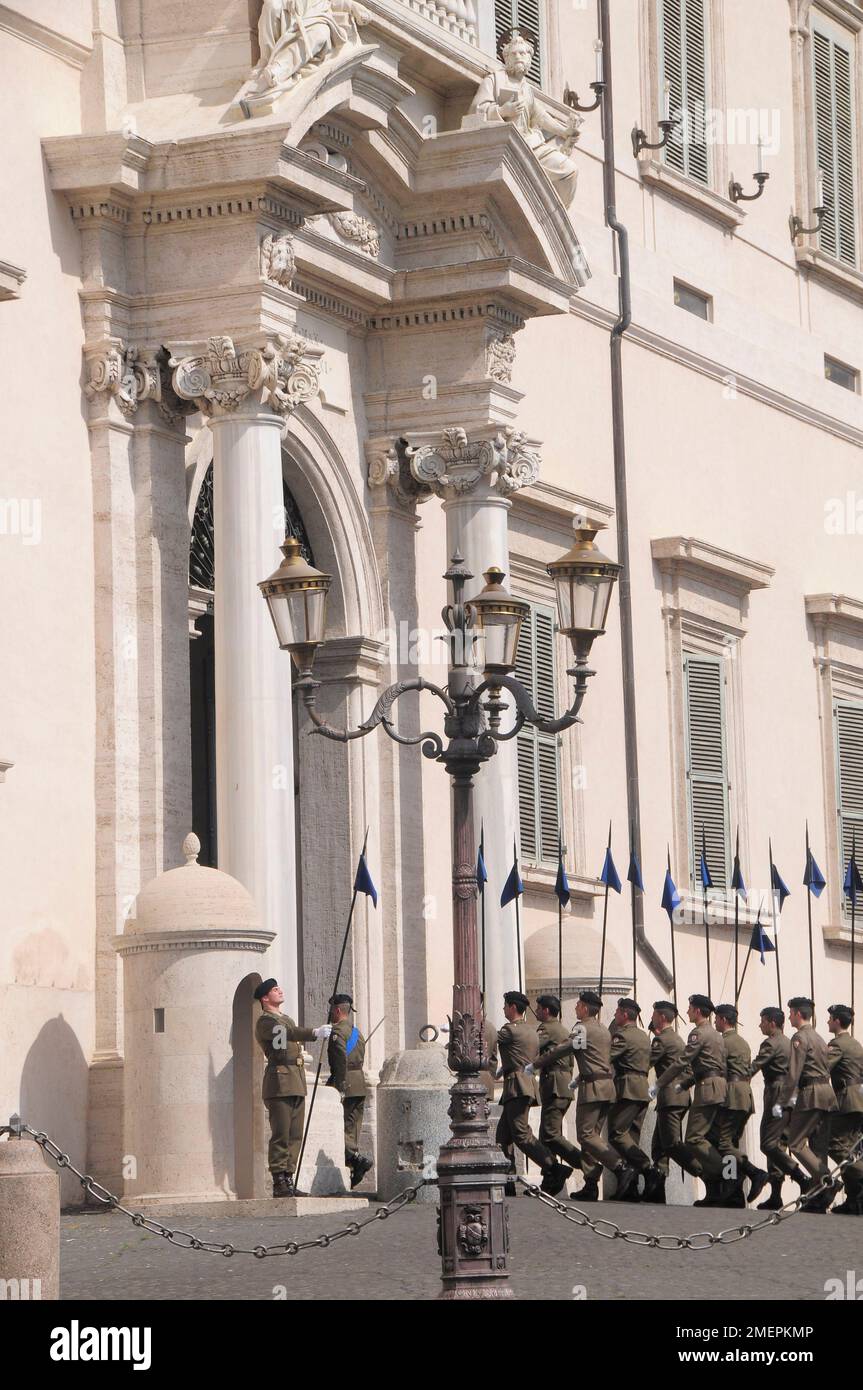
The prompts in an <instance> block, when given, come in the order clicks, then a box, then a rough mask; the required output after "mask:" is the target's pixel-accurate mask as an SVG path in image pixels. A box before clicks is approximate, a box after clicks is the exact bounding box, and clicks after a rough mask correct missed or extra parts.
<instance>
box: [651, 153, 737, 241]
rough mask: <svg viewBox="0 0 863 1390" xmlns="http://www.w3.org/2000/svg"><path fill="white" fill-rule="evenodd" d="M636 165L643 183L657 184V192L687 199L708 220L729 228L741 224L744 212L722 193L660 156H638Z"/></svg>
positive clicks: (690, 205)
mask: <svg viewBox="0 0 863 1390" xmlns="http://www.w3.org/2000/svg"><path fill="white" fill-rule="evenodd" d="M638 167H639V171H640V173H641V181H642V183H645V184H647V186H648V187H649V188H656V189H658V190H659V191H660V193H666V194H667V195H668V196H669V198H676V199H677V200H678V202H681V203H686V204H687V206H689V207H691V208H693V209H694V210H695V211H696V212H700V213H701V214H702V216H704V217H709V218H710V219H711V221H713V222H718V223H719V224H720V226H722V227H725V228H726V229H728V230H730V231H734V230H735V229H736V228H737V227H740V226H742V224H743V221H744V218H745V217H746V214H745V212H743V211H742V210H741V208H739V207H738V206H737V204H736V203H732V201H731V199H730V198H726V197H725V196H724V195H723V194H721V193H716V192H714V190H713V189H712V188H706V187H705V185H704V184H701V183H696V182H695V181H694V180H693V179H688V178H687V177H686V176H685V175H684V174H679V173H678V172H677V170H676V169H670V168H669V167H668V165H667V164H664V163H663V162H662V161H661V160H659V159H652V158H651V159H639V161H638Z"/></svg>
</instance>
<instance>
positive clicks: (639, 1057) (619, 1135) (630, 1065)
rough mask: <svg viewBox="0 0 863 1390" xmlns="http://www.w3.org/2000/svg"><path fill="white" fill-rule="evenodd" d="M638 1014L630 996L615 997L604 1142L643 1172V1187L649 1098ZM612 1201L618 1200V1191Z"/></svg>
mask: <svg viewBox="0 0 863 1390" xmlns="http://www.w3.org/2000/svg"><path fill="white" fill-rule="evenodd" d="M640 1013H641V1010H640V1009H639V1007H638V1005H637V1004H636V1002H635V1000H634V999H618V1001H617V1011H616V1013H615V1015H614V1022H613V1024H612V1026H611V1066H612V1069H613V1071H614V1086H615V1092H616V1098H615V1101H614V1103H613V1105H612V1107H611V1109H610V1110H609V1112H608V1142H609V1144H610V1145H611V1147H612V1148H613V1149H616V1150H617V1152H618V1153H619V1154H622V1155H623V1157H624V1158H625V1159H626V1162H627V1163H628V1164H629V1166H630V1168H634V1169H635V1171H636V1173H643V1174H644V1180H645V1187H646V1186H647V1174H648V1173H649V1171H650V1168H651V1162H650V1159H649V1158H648V1156H647V1154H646V1153H645V1152H644V1150H643V1149H642V1148H640V1147H639V1143H638V1141H639V1139H640V1138H641V1127H642V1125H643V1124H644V1116H645V1115H646V1113H647V1103H648V1101H649V1099H650V1094H649V1090H648V1085H647V1073H648V1071H649V1069H650V1038H649V1037H648V1035H647V1033H645V1031H644V1029H643V1028H639V1026H638V1024H637V1023H636V1019H637V1018H638V1016H639V1014H640ZM636 1194H637V1189H636V1187H633V1188H632V1190H631V1192H630V1194H629V1197H630V1200H631V1201H634V1200H636ZM614 1200H615V1201H617V1200H620V1198H619V1194H618V1193H615V1196H614Z"/></svg>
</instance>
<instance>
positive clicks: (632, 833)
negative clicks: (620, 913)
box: [629, 821, 638, 999]
mask: <svg viewBox="0 0 863 1390" xmlns="http://www.w3.org/2000/svg"><path fill="white" fill-rule="evenodd" d="M634 854H635V822H634V821H630V822H629V863H630V872H631V871H632V858H633V855H634ZM629 905H630V909H631V912H632V997H633V999H638V947H637V938H636V934H635V884H634V883H633V881H632V879H630V880H629Z"/></svg>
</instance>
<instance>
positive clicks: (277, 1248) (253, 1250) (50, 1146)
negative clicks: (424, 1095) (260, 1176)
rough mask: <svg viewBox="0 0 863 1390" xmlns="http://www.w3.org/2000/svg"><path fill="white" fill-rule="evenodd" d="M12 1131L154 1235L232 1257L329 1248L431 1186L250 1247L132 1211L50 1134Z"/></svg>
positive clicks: (17, 1126)
mask: <svg viewBox="0 0 863 1390" xmlns="http://www.w3.org/2000/svg"><path fill="white" fill-rule="evenodd" d="M4 1134H11V1135H12V1136H13V1137H14V1138H16V1139H19V1138H20V1137H21V1135H22V1134H29V1135H30V1137H31V1138H32V1139H34V1140H35V1141H36V1143H37V1144H38V1145H39V1147H40V1148H41V1149H42V1152H43V1153H45V1154H47V1156H48V1157H49V1158H50V1159H53V1161H54V1162H55V1163H56V1164H57V1167H58V1168H67V1169H68V1170H69V1172H70V1173H74V1175H75V1177H76V1178H77V1179H78V1181H79V1182H80V1184H81V1186H82V1187H83V1189H84V1191H85V1192H86V1193H88V1195H89V1196H90V1197H94V1198H95V1199H96V1201H97V1202H101V1204H102V1206H104V1207H106V1208H107V1209H108V1211H119V1212H121V1213H122V1214H123V1216H128V1217H129V1220H130V1221H131V1222H132V1225H133V1226H137V1227H138V1228H139V1229H140V1230H144V1231H150V1232H151V1233H152V1234H153V1235H157V1236H163V1237H164V1238H165V1240H167V1241H168V1242H169V1244H171V1245H176V1246H177V1247H178V1248H179V1249H180V1250H203V1251H205V1252H206V1253H207V1254H208V1255H224V1256H226V1257H227V1258H230V1256H232V1255H254V1256H255V1258H256V1259H259V1260H264V1259H267V1258H268V1257H270V1256H272V1255H297V1254H299V1252H300V1251H301V1250H313V1249H315V1248H316V1247H317V1248H318V1249H319V1250H326V1249H327V1247H328V1246H330V1245H332V1244H333V1242H334V1241H336V1240H341V1239H342V1238H343V1237H344V1236H358V1235H359V1234H360V1231H362V1230H363V1229H364V1227H366V1226H371V1225H372V1223H373V1222H375V1221H385V1220H386V1219H387V1217H389V1216H394V1215H395V1213H396V1212H397V1211H401V1210H402V1209H403V1208H404V1207H407V1206H409V1205H410V1203H411V1202H414V1201H416V1196H417V1193H418V1192H419V1191H420V1189H421V1188H423V1187H425V1186H427V1184H428V1181H429V1180H428V1179H427V1178H424V1179H423V1181H422V1182H418V1183H417V1184H416V1186H415V1187H409V1188H406V1189H405V1191H404V1192H400V1193H399V1194H398V1196H397V1197H393V1199H392V1201H390V1202H387V1203H386V1205H385V1206H383V1207H381V1208H380V1210H379V1211H375V1212H372V1214H371V1216H366V1217H364V1218H363V1219H362V1221H351V1222H349V1224H348V1225H347V1226H341V1227H339V1229H338V1230H337V1231H330V1232H329V1233H328V1234H326V1235H321V1236H315V1237H314V1238H313V1239H311V1240H288V1241H284V1242H283V1243H282V1244H280V1245H253V1246H251V1247H246V1246H242V1245H230V1244H228V1243H224V1244H222V1243H220V1242H219V1241H209V1240H199V1239H198V1237H197V1236H193V1235H192V1233H191V1232H190V1231H179V1230H178V1231H175V1230H172V1229H171V1227H170V1226H164V1225H163V1224H162V1222H161V1221H154V1220H152V1218H151V1217H149V1216H145V1215H144V1213H143V1212H140V1211H130V1210H129V1208H128V1207H124V1206H123V1204H122V1202H121V1201H120V1198H119V1197H115V1196H114V1194H113V1193H111V1192H109V1191H108V1189H107V1188H106V1187H103V1186H102V1184H101V1183H99V1182H96V1180H95V1178H92V1177H90V1175H89V1174H88V1173H82V1172H81V1171H80V1169H78V1168H76V1167H75V1165H74V1163H73V1162H72V1160H71V1158H70V1157H69V1155H68V1154H67V1153H63V1151H62V1149H59V1148H58V1147H57V1145H56V1144H55V1143H54V1142H53V1140H51V1139H50V1138H49V1137H48V1135H47V1134H41V1133H39V1132H38V1131H37V1130H35V1129H31V1127H30V1126H29V1125H26V1124H24V1123H23V1122H21V1121H18V1122H17V1123H13V1124H11V1125H2V1126H0V1136H2V1135H4Z"/></svg>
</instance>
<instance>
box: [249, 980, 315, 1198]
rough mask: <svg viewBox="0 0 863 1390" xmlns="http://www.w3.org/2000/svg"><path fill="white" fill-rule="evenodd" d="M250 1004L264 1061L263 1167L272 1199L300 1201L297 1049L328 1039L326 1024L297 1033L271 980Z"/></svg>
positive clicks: (301, 1109)
mask: <svg viewBox="0 0 863 1390" xmlns="http://www.w3.org/2000/svg"><path fill="white" fill-rule="evenodd" d="M255 998H256V999H257V1000H259V1001H260V1005H261V1016H260V1018H259V1019H258V1021H257V1023H256V1024H255V1037H256V1039H257V1040H258V1042H259V1043H260V1045H261V1048H262V1049H263V1053H264V1056H265V1057H266V1059H267V1066H266V1070H265V1072H264V1084H263V1087H262V1088H261V1096H262V1098H263V1101H264V1104H265V1105H266V1107H267V1113H268V1114H269V1117H270V1148H269V1154H268V1163H269V1169H270V1172H271V1173H272V1175H273V1196H274V1197H300V1196H302V1195H303V1194H302V1193H300V1192H298V1191H297V1189H296V1187H295V1186H294V1174H295V1172H296V1167H297V1159H298V1158H299V1154H300V1145H301V1144H302V1142H303V1127H304V1125H305V1121H306V1069H305V1066H304V1064H303V1049H302V1047H301V1046H300V1044H301V1043H304V1042H317V1041H319V1040H320V1039H322V1038H328V1037H329V1036H330V1033H331V1031H332V1030H331V1028H330V1026H329V1024H324V1025H323V1026H322V1027H320V1028H298V1027H297V1025H296V1023H294V1020H293V1019H292V1018H289V1017H288V1015H287V1014H283V1013H281V1012H280V1005H281V1004H282V1003H283V1002H284V998H285V996H284V992H283V991H282V990H281V989H280V988H279V986H278V984H277V983H276V981H275V980H264V981H262V983H261V984H259V985H258V988H257V989H256V990H255Z"/></svg>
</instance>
